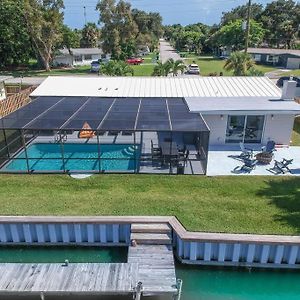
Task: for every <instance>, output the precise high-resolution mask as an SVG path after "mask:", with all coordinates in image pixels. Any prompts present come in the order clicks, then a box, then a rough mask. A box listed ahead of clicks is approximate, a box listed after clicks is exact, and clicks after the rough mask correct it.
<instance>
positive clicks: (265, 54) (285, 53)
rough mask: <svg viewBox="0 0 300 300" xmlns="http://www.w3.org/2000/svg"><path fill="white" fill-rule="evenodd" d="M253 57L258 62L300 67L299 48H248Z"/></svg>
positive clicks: (285, 66)
mask: <svg viewBox="0 0 300 300" xmlns="http://www.w3.org/2000/svg"><path fill="white" fill-rule="evenodd" d="M248 53H250V54H251V55H252V57H253V59H254V60H255V61H256V62H258V63H263V64H270V65H274V66H278V67H283V68H287V69H300V50H291V49H272V48H248Z"/></svg>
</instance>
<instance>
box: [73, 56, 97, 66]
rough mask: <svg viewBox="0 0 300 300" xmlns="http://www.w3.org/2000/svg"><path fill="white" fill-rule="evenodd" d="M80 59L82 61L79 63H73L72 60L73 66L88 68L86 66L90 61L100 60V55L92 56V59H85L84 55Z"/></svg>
mask: <svg viewBox="0 0 300 300" xmlns="http://www.w3.org/2000/svg"><path fill="white" fill-rule="evenodd" d="M87 56H88V55H87ZM81 57H82V61H81V62H79V61H75V59H74V66H88V65H90V64H91V62H92V61H94V60H98V59H100V58H101V54H93V55H92V59H86V56H85V55H81ZM88 57H89V56H88Z"/></svg>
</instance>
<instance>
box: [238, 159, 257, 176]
mask: <svg viewBox="0 0 300 300" xmlns="http://www.w3.org/2000/svg"><path fill="white" fill-rule="evenodd" d="M256 165H257V160H256V159H245V160H244V165H243V166H242V167H241V171H246V172H248V173H250V172H251V171H252V170H254V169H255V168H256Z"/></svg>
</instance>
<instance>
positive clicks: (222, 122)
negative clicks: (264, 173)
mask: <svg viewBox="0 0 300 300" xmlns="http://www.w3.org/2000/svg"><path fill="white" fill-rule="evenodd" d="M203 118H204V120H205V121H206V123H207V125H208V127H209V129H210V143H209V144H210V146H216V145H225V139H226V128H227V120H228V115H203ZM294 119H295V116H294V115H265V125H264V131H263V137H262V144H266V143H267V142H268V141H270V140H273V141H275V142H276V144H283V145H289V144H290V140H291V134H292V130H293V126H294Z"/></svg>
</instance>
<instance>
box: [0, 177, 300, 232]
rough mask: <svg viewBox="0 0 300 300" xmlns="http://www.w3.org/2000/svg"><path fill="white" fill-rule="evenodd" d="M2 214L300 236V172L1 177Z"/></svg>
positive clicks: (0, 201) (0, 200)
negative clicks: (143, 220)
mask: <svg viewBox="0 0 300 300" xmlns="http://www.w3.org/2000/svg"><path fill="white" fill-rule="evenodd" d="M0 195H1V196H0V206H1V214H2V215H175V216H177V217H178V218H179V220H180V221H181V222H182V223H183V224H184V225H185V226H186V227H187V228H188V229H189V230H200V231H211V232H235V233H259V234H300V201H299V199H300V178H294V177H293V178H292V177H291V178H282V177H254V176H253V177H252V176H251V177H247V176H240V177H217V178H209V177H198V176H159V175H95V176H93V177H91V178H89V179H86V180H74V179H72V178H70V177H68V176H66V175H31V176H29V175H2V176H0Z"/></svg>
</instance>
